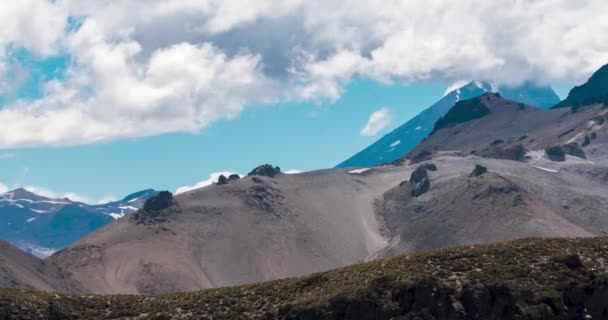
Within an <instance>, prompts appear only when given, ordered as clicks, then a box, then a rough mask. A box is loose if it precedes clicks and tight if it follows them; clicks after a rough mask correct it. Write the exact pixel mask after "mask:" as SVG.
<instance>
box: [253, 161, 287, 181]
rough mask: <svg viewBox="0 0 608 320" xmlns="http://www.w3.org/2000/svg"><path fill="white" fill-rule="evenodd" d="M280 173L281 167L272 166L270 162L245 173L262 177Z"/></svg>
mask: <svg viewBox="0 0 608 320" xmlns="http://www.w3.org/2000/svg"><path fill="white" fill-rule="evenodd" d="M280 173H281V168H279V167H276V166H274V167H273V166H272V165H270V164H264V165H261V166H259V167H256V168H255V169H253V170H251V172H249V173H248V174H247V175H248V176H263V177H271V178H273V177H275V176H276V175H277V174H280Z"/></svg>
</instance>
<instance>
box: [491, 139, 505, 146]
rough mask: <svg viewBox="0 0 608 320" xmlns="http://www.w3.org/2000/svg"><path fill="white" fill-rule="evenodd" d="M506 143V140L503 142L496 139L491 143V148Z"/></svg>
mask: <svg viewBox="0 0 608 320" xmlns="http://www.w3.org/2000/svg"><path fill="white" fill-rule="evenodd" d="M504 142H505V141H504V140H502V139H496V140H494V141H492V143H490V145H491V146H497V145H499V144H502V143H504Z"/></svg>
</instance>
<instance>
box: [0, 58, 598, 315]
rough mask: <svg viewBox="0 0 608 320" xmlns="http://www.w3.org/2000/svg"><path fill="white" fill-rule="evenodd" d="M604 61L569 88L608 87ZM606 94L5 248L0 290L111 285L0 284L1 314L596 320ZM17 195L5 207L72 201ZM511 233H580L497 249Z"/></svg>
mask: <svg viewBox="0 0 608 320" xmlns="http://www.w3.org/2000/svg"><path fill="white" fill-rule="evenodd" d="M607 70H608V69H607V68H602V69H600V70H599V71H598V73H596V74H594V75H593V76H592V77H591V78H590V79H589V81H588V82H587V83H585V84H583V85H582V86H581V87H580V88H605V87H606V86H608V83H606V82H604V81H603V79H604V77H603V75H604V72H607ZM480 84H481V83H479V84H476V83H473V85H474V86H476V87H477V88H478V89H481V87H483V85H480ZM603 97H604V91H602V90H587V89H584V90H583V89H579V90H574V89H573V90H572V91H571V93H570V95H569V97H568V98H567V99H566V100H564V101H572V102H567V103H565V104H564V105H561V104H558V106H559V107H556V108H538V107H535V106H532V105H529V104H526V103H524V102H520V101H514V100H509V99H507V98H506V97H503V96H502V95H501V94H500V93H495V92H486V93H481V94H480V95H476V96H475V97H472V98H470V99H461V100H459V101H457V102H456V103H455V104H454V105H453V106H451V107H449V108H448V110H446V112H444V113H443V114H441V115H439V116H438V117H437V119H436V120H435V121H434V122H433V123H432V124H431V125H430V126H429V130H428V134H427V136H426V137H425V138H423V139H422V140H421V141H420V143H419V144H418V145H416V146H415V147H413V148H411V149H410V150H409V151H407V152H405V153H404V154H403V155H402V156H401V157H398V158H395V159H394V160H393V161H391V162H390V163H382V164H380V165H376V166H373V167H357V168H332V169H325V170H317V171H311V172H304V173H299V174H289V175H287V174H282V173H281V172H280V169H279V167H275V166H272V165H268V164H267V165H262V166H260V167H258V168H255V169H254V170H252V171H251V172H250V174H249V175H248V176H246V177H243V178H240V177H238V176H237V175H234V176H231V177H230V178H225V179H222V180H221V183H220V182H218V183H216V184H213V185H210V186H206V187H203V188H199V189H194V190H192V191H189V192H185V193H181V194H178V195H176V196H173V195H172V194H171V193H169V192H167V191H163V192H160V193H156V194H155V195H154V196H152V197H151V198H149V199H148V200H146V201H145V202H144V203H143V206H142V208H141V209H139V210H137V211H135V212H132V213H131V214H129V215H127V216H125V217H123V218H121V219H117V220H114V221H111V222H110V223H108V224H106V225H104V226H102V227H100V228H99V229H97V230H95V231H93V232H92V233H90V234H88V235H86V236H84V237H83V238H82V239H80V240H78V241H76V242H75V243H72V244H70V245H69V246H67V247H66V248H64V249H62V250H60V251H58V252H56V253H54V254H53V255H51V256H50V257H48V258H46V259H38V258H35V257H32V256H30V255H27V254H26V253H24V252H21V251H19V250H17V249H15V248H14V247H12V246H11V245H10V244H8V243H1V245H2V248H3V249H2V250H3V253H4V254H2V255H0V277H1V279H2V282H1V283H0V284H2V285H5V286H14V287H22V288H34V289H39V290H53V291H63V292H71V293H86V294H90V293H95V294H109V295H108V296H96V295H70V294H66V295H59V294H46V293H41V292H36V291H12V290H10V289H8V290H1V291H0V297H1V299H0V316H2V315H3V314H9V313H10V315H11V316H12V315H13V314H15V313H17V314H19V312H20V311H21V310H22V309H15V308H21V307H25V309H23V310H25V311H24V314H28V313H29V312H30V310H36V311H37V312H38V313H39V314H42V315H43V316H42V317H43V318H45V317H47V318H52V317H55V318H66V317H67V318H70V317H71V318H77V316H78V315H83V314H86V315H87V316H89V317H92V318H96V317H99V318H103V317H106V318H134V317H143V318H146V317H149V318H150V317H159V318H171V317H172V316H174V315H179V316H184V317H195V318H196V317H200V318H218V319H238V318H244V319H345V318H352V317H354V315H365V317H364V318H367V319H395V318H400V317H401V318H403V319H418V318H420V319H436V318H439V319H504V318H506V319H589V317H592V318H593V319H596V318H600V319H601V318H602V317H605V315H606V312H607V311H606V310H607V309H606V306H605V303H603V302H604V301H605V300H606V298H607V297H608V294H607V292H608V289H607V288H608V287H607V286H606V283H607V281H608V271H606V267H605V264H604V263H603V262H602V261H603V260H600V259H603V258H601V256H602V254H603V252H605V251H606V243H605V242H606V239H605V238H604V237H602V236H603V235H606V234H608V216H607V215H606V214H605V212H606V208H608V104H606V102H605V101H604V100H603ZM579 101H583V102H582V103H579ZM587 102H588V104H587ZM20 193H24V191H20V192H19V193H17V194H15V193H13V194H12V195H6V196H5V197H4V199H5V202H7V203H18V204H20V205H21V203H22V202H28V203H41V204H44V205H50V204H57V203H54V202H68V200H65V199H41V198H35V197H34V196H32V195H28V197H29V198H28V200H29V201H20V202H15V200H16V199H19V198H20V197H22V196H23V195H20ZM132 199H139V197H134V198H131V200H132ZM131 200H126V201H127V203H129V201H131ZM70 203H71V202H70ZM123 204H124V202H123ZM62 205H64V206H68V205H70V204H66V203H62ZM13 206H14V205H13ZM16 207H18V206H16ZM45 208H46V207H45ZM100 208H102V207H100ZM103 208H106V209H100V210H101V211H100V212H102V211H103V212H105V213H102V214H105V216H109V215H110V214H111V213H113V211H108V209H107V208H108V207H103ZM20 209H21V208H20ZM23 209H24V208H23ZM31 209H33V210H49V209H44V208H42V207H35V208H34V207H32V208H31ZM26 221H27V220H26ZM32 222H33V221H32ZM521 238H588V239H579V240H538V239H532V240H530V239H528V240H518V241H514V242H505V241H512V240H515V239H521ZM488 243H497V244H490V245H488ZM447 247H457V248H455V249H446V248H447ZM421 251H422V252H421ZM394 256H397V257H394ZM390 257H394V258H390ZM366 261H367V262H366ZM349 266H350V267H349ZM343 267H345V269H336V268H343ZM332 269H336V270H332ZM329 270H331V271H329ZM319 272H323V273H319ZM311 274H312V275H311ZM283 278H293V279H287V280H278V281H271V280H277V279H283ZM265 281H270V282H266V283H261V284H253V283H258V282H265ZM246 284H249V285H246ZM240 285H246V286H240ZM234 286H237V287H234ZM223 287H228V288H223ZM215 288H222V289H216V290H208V291H202V292H193V293H179V294H168V293H176V292H184V291H188V292H191V291H198V290H205V289H215ZM161 293H162V294H167V295H161V296H143V297H141V296H136V295H133V296H115V295H113V294H161ZM3 301H8V302H7V303H4V302H3ZM41 308H42V309H41ZM15 310H17V311H15ZM40 310H45V311H40ZM2 312H4V313H2ZM349 315H350V316H349ZM587 316H589V317H587Z"/></svg>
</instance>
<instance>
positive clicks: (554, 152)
mask: <svg viewBox="0 0 608 320" xmlns="http://www.w3.org/2000/svg"><path fill="white" fill-rule="evenodd" d="M545 154H546V155H547V158H549V160H551V161H560V162H561V161H566V153H565V152H564V150H563V149H562V147H560V146H551V147H549V148H547V149H545Z"/></svg>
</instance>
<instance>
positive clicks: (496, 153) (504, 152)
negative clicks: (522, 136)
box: [480, 144, 527, 161]
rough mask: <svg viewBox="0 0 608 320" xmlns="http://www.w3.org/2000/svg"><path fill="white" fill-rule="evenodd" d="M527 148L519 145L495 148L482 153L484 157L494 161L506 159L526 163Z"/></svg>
mask: <svg viewBox="0 0 608 320" xmlns="http://www.w3.org/2000/svg"><path fill="white" fill-rule="evenodd" d="M526 152H527V150H526V148H525V147H524V146H523V145H521V144H517V145H514V146H511V147H508V148H501V147H495V148H491V149H486V150H483V152H481V154H480V155H481V156H482V157H486V158H492V159H505V160H513V161H525V160H526Z"/></svg>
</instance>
